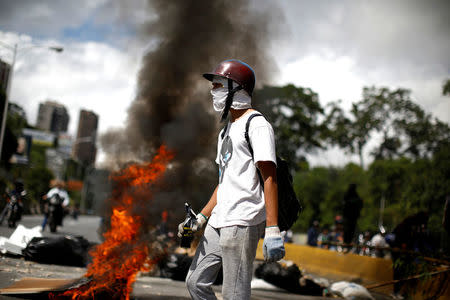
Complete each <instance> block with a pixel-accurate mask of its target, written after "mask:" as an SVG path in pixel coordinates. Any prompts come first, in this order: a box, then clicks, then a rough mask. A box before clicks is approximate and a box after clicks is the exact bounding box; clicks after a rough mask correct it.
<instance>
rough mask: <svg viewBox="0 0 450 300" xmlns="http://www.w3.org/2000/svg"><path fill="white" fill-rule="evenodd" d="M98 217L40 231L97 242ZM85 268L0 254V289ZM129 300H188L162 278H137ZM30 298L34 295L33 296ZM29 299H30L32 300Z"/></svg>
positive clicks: (29, 221) (260, 296)
mask: <svg viewBox="0 0 450 300" xmlns="http://www.w3.org/2000/svg"><path fill="white" fill-rule="evenodd" d="M41 223H42V216H34V215H33V216H24V217H23V219H22V221H21V222H20V224H22V225H24V226H25V227H27V228H32V227H34V226H39V225H40V224H41ZM99 223H100V218H99V217H96V216H80V217H79V218H78V219H77V220H74V219H72V218H70V217H66V219H65V220H64V226H63V227H58V232H57V233H50V232H49V230H48V228H47V229H46V231H44V232H43V235H44V236H55V235H64V234H74V235H81V236H83V237H84V238H86V239H87V240H89V241H90V242H93V243H99V242H100V240H99V236H98V234H97V228H98V226H99ZM13 231H14V229H11V228H8V227H7V226H6V225H5V224H3V225H2V226H0V236H4V237H9V236H10V235H11V234H12V233H13ZM85 271H86V269H85V268H78V267H68V266H60V265H48V264H39V263H36V262H32V261H26V260H24V259H23V258H22V257H20V256H11V255H0V288H5V287H8V286H10V285H11V284H12V283H14V282H15V281H17V280H19V279H21V278H24V277H38V278H57V279H75V278H81V277H82V276H83V275H84V274H85ZM214 290H215V291H216V294H217V296H218V299H221V295H220V290H221V286H215V287H214ZM131 296H132V299H174V300H178V299H190V297H189V294H188V292H187V290H186V287H185V284H184V282H181V281H174V280H170V279H165V278H158V277H150V276H143V275H141V276H138V278H137V281H136V283H135V284H134V288H133V294H132V295H131ZM33 297H34V296H33ZM33 297H31V298H33ZM0 299H30V296H29V295H28V296H27V295H15V296H14V297H12V296H10V295H0ZM251 299H252V300H272V299H284V300H291V299H292V300H293V299H300V300H301V299H325V298H322V297H311V296H300V295H295V294H291V293H287V292H284V291H282V290H278V291H274V290H267V289H264V288H255V289H252V298H251Z"/></svg>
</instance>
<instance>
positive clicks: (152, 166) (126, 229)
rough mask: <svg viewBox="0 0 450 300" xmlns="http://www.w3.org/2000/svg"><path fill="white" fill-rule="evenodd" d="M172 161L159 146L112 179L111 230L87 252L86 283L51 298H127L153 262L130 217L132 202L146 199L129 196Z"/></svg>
mask: <svg viewBox="0 0 450 300" xmlns="http://www.w3.org/2000/svg"><path fill="white" fill-rule="evenodd" d="M172 158H173V153H172V152H171V151H169V150H167V149H166V147H164V146H161V147H160V148H159V150H158V153H157V155H156V156H155V157H154V158H153V160H152V162H150V163H148V164H144V165H132V166H129V167H128V168H126V169H124V170H121V171H120V172H118V174H115V175H114V176H112V180H114V182H115V188H114V191H113V196H112V198H113V199H111V200H112V201H114V203H117V205H116V206H115V207H114V208H113V212H112V216H111V228H110V230H109V231H108V232H106V233H105V234H104V238H105V240H104V242H103V243H102V244H101V245H99V246H97V247H96V248H95V249H94V250H93V251H91V253H90V254H91V256H92V258H93V260H92V263H91V264H90V265H89V266H88V269H87V272H86V274H85V277H88V278H89V279H90V281H89V283H88V284H86V285H83V286H81V287H79V288H77V289H72V290H68V291H66V292H64V293H62V294H59V295H51V298H54V299H60V298H65V299H95V298H106V297H108V298H114V299H129V296H130V294H131V291H132V285H133V283H134V282H135V280H136V276H137V274H138V272H139V271H145V270H149V269H150V268H151V266H152V265H154V264H155V263H156V260H157V257H155V255H152V254H151V253H150V249H149V245H148V241H145V240H144V239H142V235H143V234H144V232H143V230H142V228H141V225H142V221H143V220H142V218H141V217H140V216H137V215H135V214H133V207H134V205H135V204H136V202H139V201H141V202H142V201H148V199H138V197H133V196H132V194H133V193H135V192H136V190H139V189H142V188H146V189H148V188H149V185H150V186H151V185H152V184H154V183H156V181H157V179H158V178H160V177H161V176H162V175H163V173H164V172H165V170H166V168H167V164H168V163H169V161H170V160H171V159H172Z"/></svg>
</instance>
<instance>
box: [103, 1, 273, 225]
mask: <svg viewBox="0 0 450 300" xmlns="http://www.w3.org/2000/svg"><path fill="white" fill-rule="evenodd" d="M256 2H257V1H254V2H252V1H246V0H238V1H231V2H230V1H225V0H214V1H211V0H184V1H167V0H154V1H148V13H149V15H151V16H153V17H152V18H151V21H148V22H147V23H145V24H142V26H141V28H140V32H139V34H140V36H139V38H140V39H142V40H143V41H145V42H146V43H149V44H152V45H154V47H153V48H152V49H151V50H149V51H148V52H147V53H146V54H145V55H144V57H143V59H142V66H141V68H140V71H139V74H138V86H137V91H136V98H135V99H134V101H133V103H132V105H131V107H130V108H129V110H128V118H127V122H126V125H125V127H124V129H121V130H115V131H110V132H108V133H106V134H105V135H104V136H103V137H102V138H101V143H102V148H103V150H104V151H105V153H106V156H107V159H106V161H107V162H110V163H111V166H113V167H121V166H123V165H124V164H126V163H130V162H144V161H149V160H150V159H151V157H152V155H153V154H154V152H155V149H157V148H158V147H159V146H160V145H161V144H165V145H166V146H167V147H168V148H169V149H171V150H173V151H174V152H175V160H174V161H173V163H172V165H171V168H170V170H169V172H168V174H167V177H168V178H170V180H167V182H166V183H165V185H164V189H163V190H162V191H161V192H160V193H158V194H157V195H152V198H153V200H152V205H150V207H151V208H150V210H152V212H157V211H159V212H160V211H161V209H163V208H166V209H167V208H170V212H172V213H175V214H178V215H180V214H181V212H183V203H184V202H186V201H188V202H190V203H192V204H193V207H194V209H196V210H199V209H200V208H201V206H202V205H204V204H205V203H206V202H207V201H208V199H209V196H210V194H211V193H212V191H213V190H214V187H215V184H216V183H217V180H216V178H217V175H216V166H215V164H214V158H215V151H216V147H217V142H216V138H217V131H218V129H219V128H218V126H223V125H219V124H218V120H219V116H218V115H216V113H214V112H213V111H212V109H211V108H212V103H211V95H210V94H209V90H210V86H211V85H210V83H209V82H208V81H206V80H205V79H203V77H202V76H201V74H202V73H205V72H209V71H212V70H213V69H214V68H215V66H216V65H217V64H218V63H219V62H221V61H223V60H225V59H230V58H235V59H240V60H242V61H245V62H246V63H248V64H249V65H251V66H252V67H253V69H254V70H255V73H256V81H257V85H258V84H259V85H260V84H261V83H263V82H267V81H268V80H269V79H270V77H271V76H272V75H273V70H274V69H275V68H274V64H273V61H272V59H271V58H270V57H269V56H268V54H267V49H269V45H270V36H271V35H272V34H273V31H274V30H273V28H274V27H273V25H276V24H273V23H272V22H271V20H272V19H273V16H274V14H275V13H276V12H277V11H278V10H277V9H276V8H275V7H273V6H272V5H269V4H268V3H267V2H260V1H258V2H257V3H256ZM262 6H264V7H262ZM271 23H272V24H271ZM139 209H141V208H139ZM147 210H149V209H147ZM150 213H151V212H150ZM178 221H179V220H178Z"/></svg>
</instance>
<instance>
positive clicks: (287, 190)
mask: <svg viewBox="0 0 450 300" xmlns="http://www.w3.org/2000/svg"><path fill="white" fill-rule="evenodd" d="M259 116H261V117H264V116H263V115H261V114H253V115H251V116H250V117H249V118H248V120H247V124H246V125H245V140H246V141H247V144H248V148H249V150H250V153H251V155H252V158H253V148H252V145H251V144H250V137H249V135H248V129H249V127H250V121H251V120H252V119H253V118H254V117H259ZM257 172H258V176H259V180H260V182H261V185H262V186H263V187H264V182H263V178H262V176H261V173H260V172H259V170H258V169H257ZM277 183H278V227H279V228H280V231H285V230H288V229H289V228H291V227H292V225H293V224H294V223H295V221H297V218H298V216H299V215H300V213H301V212H302V211H303V206H302V205H301V203H300V201H299V199H297V196H296V195H295V191H294V187H293V186H292V175H291V173H290V172H289V164H288V162H287V161H286V160H284V159H283V158H281V157H279V156H278V155H277Z"/></svg>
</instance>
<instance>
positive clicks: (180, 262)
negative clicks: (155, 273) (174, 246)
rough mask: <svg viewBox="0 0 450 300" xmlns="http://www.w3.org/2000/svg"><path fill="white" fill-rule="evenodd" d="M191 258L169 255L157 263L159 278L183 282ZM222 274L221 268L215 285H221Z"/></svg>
mask: <svg viewBox="0 0 450 300" xmlns="http://www.w3.org/2000/svg"><path fill="white" fill-rule="evenodd" d="M192 260H193V257H190V256H188V255H187V254H176V253H173V254H170V255H167V256H166V257H165V258H164V259H162V260H160V262H159V269H160V272H161V273H160V276H161V277H162V278H170V279H172V280H177V281H185V280H186V275H187V273H188V271H189V267H190V266H191V263H192ZM222 281H223V274H222V268H221V270H220V271H219V274H218V275H217V278H216V280H215V281H214V284H215V285H220V284H222Z"/></svg>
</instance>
